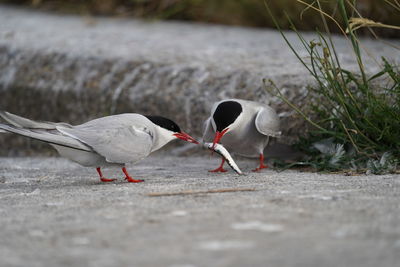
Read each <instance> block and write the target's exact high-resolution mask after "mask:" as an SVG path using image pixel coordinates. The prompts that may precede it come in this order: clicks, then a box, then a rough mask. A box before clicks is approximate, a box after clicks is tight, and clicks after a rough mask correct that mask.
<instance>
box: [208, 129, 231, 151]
mask: <svg viewBox="0 0 400 267" xmlns="http://www.w3.org/2000/svg"><path fill="white" fill-rule="evenodd" d="M228 130H229V128H226V129H224V130H222V132H220V131H216V132H215V137H214V141H213V145H212V149H214V148H215V144H218V143H219V141H220V140H221V138H222V136H224V134H226V132H227V131H228Z"/></svg>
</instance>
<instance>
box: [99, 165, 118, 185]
mask: <svg viewBox="0 0 400 267" xmlns="http://www.w3.org/2000/svg"><path fill="white" fill-rule="evenodd" d="M96 171H97V173H98V174H99V176H100V181H102V182H113V181H115V180H117V179H109V178H104V177H103V173H102V172H101V169H100V167H97V168H96Z"/></svg>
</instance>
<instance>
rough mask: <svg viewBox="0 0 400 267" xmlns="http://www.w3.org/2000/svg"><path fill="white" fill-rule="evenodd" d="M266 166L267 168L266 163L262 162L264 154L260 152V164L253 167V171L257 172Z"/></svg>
mask: <svg viewBox="0 0 400 267" xmlns="http://www.w3.org/2000/svg"><path fill="white" fill-rule="evenodd" d="M266 168H268V165H265V164H264V154H260V166H259V167H258V168H255V169H254V170H253V172H258V171H261V170H262V169H266Z"/></svg>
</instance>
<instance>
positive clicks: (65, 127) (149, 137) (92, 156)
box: [0, 111, 198, 183]
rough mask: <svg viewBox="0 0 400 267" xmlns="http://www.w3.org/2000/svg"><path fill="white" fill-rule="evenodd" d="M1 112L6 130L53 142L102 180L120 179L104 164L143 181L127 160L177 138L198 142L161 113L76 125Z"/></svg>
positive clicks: (112, 118) (132, 159)
mask: <svg viewBox="0 0 400 267" xmlns="http://www.w3.org/2000/svg"><path fill="white" fill-rule="evenodd" d="M0 116H1V117H2V118H3V119H4V120H5V121H6V122H8V123H9V124H5V123H0V130H3V131H2V132H10V133H15V134H18V135H22V136H26V137H29V138H32V139H37V140H40V141H43V142H46V143H49V144H50V145H52V146H53V147H54V148H55V149H56V150H57V151H58V153H59V154H60V155H61V156H63V157H65V158H68V159H70V160H72V161H74V162H77V163H79V164H80V165H83V166H86V167H95V168H96V170H97V172H98V174H99V176H100V180H101V181H102V182H111V181H114V180H116V179H109V178H105V177H104V176H103V174H102V172H101V167H104V166H117V167H120V168H122V171H123V173H124V174H125V179H126V180H127V181H128V182H132V183H138V182H143V180H138V179H134V178H132V177H131V176H130V175H129V174H128V171H127V170H126V167H125V164H127V163H135V162H138V161H140V160H142V159H143V158H145V157H147V156H148V155H149V154H150V153H151V152H154V151H156V150H158V149H160V148H161V147H163V146H164V145H166V144H167V143H169V142H170V141H172V140H175V139H181V140H184V141H187V142H191V143H194V144H198V142H197V141H196V140H195V139H194V138H193V137H191V136H190V135H188V134H187V133H185V132H182V131H181V129H180V128H179V126H178V125H177V124H176V123H175V122H173V121H172V120H170V119H167V118H164V117H161V116H144V115H140V114H136V113H126V114H119V115H112V116H107V117H102V118H98V119H94V120H91V121H88V122H86V123H83V124H80V125H76V126H73V125H70V124H68V123H63V122H61V123H54V122H44V121H34V120H30V119H27V118H24V117H20V116H17V115H14V114H11V113H9V112H6V111H0Z"/></svg>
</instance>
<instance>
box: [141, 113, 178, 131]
mask: <svg viewBox="0 0 400 267" xmlns="http://www.w3.org/2000/svg"><path fill="white" fill-rule="evenodd" d="M146 118H148V119H149V120H151V121H152V122H153V123H154V124H157V125H158V126H160V127H162V128H164V129H167V130H169V131H172V132H174V133H180V132H181V128H179V126H178V124H176V123H175V122H173V121H172V120H170V119H167V118H164V117H161V116H146Z"/></svg>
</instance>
